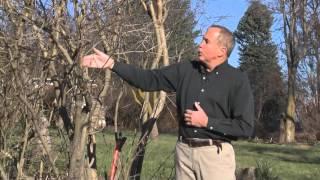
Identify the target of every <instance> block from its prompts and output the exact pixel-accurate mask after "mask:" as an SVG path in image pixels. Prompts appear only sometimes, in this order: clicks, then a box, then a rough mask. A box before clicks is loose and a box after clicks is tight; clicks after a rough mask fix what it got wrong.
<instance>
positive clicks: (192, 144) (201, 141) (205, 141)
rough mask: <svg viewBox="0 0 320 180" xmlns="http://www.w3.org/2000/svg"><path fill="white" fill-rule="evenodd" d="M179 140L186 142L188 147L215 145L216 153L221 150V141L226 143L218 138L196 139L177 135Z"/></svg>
mask: <svg viewBox="0 0 320 180" xmlns="http://www.w3.org/2000/svg"><path fill="white" fill-rule="evenodd" d="M179 141H180V142H182V143H184V144H187V145H188V146H189V147H203V146H217V148H218V153H219V152H220V150H222V143H228V141H223V140H220V139H198V138H184V137H181V136H180V137H179Z"/></svg>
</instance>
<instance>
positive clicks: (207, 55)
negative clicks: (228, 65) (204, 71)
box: [198, 28, 227, 64]
mask: <svg viewBox="0 0 320 180" xmlns="http://www.w3.org/2000/svg"><path fill="white" fill-rule="evenodd" d="M219 32H220V29H219V28H209V29H208V31H207V32H206V34H205V35H204V36H203V40H202V42H201V44H200V45H199V49H198V57H199V60H200V61H201V62H203V63H205V64H208V63H211V62H213V61H215V60H220V59H224V58H225V57H226V51H227V49H226V47H224V46H222V45H220V44H219V43H218V41H217V37H218V36H219ZM224 56H225V57H224Z"/></svg>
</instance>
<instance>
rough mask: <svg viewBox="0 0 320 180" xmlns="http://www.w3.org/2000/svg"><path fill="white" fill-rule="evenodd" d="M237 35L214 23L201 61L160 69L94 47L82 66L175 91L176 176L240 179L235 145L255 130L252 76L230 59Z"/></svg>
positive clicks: (202, 46) (137, 84) (147, 86)
mask: <svg viewBox="0 0 320 180" xmlns="http://www.w3.org/2000/svg"><path fill="white" fill-rule="evenodd" d="M233 47H234V37H233V35H232V33H231V32H230V31H229V30H228V29H227V28H225V27H223V26H219V25H212V26H211V27H209V29H208V31H207V32H206V34H205V35H204V37H203V40H202V42H201V44H200V46H199V50H198V53H199V59H198V60H197V61H184V62H181V63H178V64H173V65H170V66H167V67H164V68H161V69H156V70H142V69H139V68H137V67H134V66H132V65H127V64H123V63H119V62H115V61H114V60H113V59H112V58H110V57H109V56H108V55H106V54H104V53H102V52H101V51H98V50H96V49H94V51H95V54H91V55H88V56H85V57H84V58H83V59H82V61H81V65H82V66H85V67H92V68H109V69H111V70H112V71H114V72H115V73H117V74H118V75H119V76H120V77H122V78H123V79H124V80H126V81H127V82H128V83H130V84H131V85H133V86H135V87H138V88H141V89H143V90H146V91H158V90H164V91H175V92H176V103H177V111H178V118H179V137H178V142H177V144H176V152H175V153H176V154H175V160H176V179H179V180H180V179H181V180H188V179H210V180H234V179H235V168H236V167H235V155H234V150H233V147H232V145H231V141H232V140H236V139H237V137H248V136H250V135H251V133H252V130H253V119H254V111H253V96H252V92H251V89H250V85H249V81H248V78H247V75H246V74H245V73H243V72H241V71H240V70H237V69H235V68H233V67H231V66H230V65H229V64H228V63H227V59H228V56H229V55H230V54H231V51H232V49H233Z"/></svg>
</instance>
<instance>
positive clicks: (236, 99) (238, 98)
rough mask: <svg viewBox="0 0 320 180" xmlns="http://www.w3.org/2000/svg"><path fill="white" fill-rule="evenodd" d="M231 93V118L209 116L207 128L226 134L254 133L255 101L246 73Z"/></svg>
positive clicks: (245, 134) (242, 134)
mask: <svg viewBox="0 0 320 180" xmlns="http://www.w3.org/2000/svg"><path fill="white" fill-rule="evenodd" d="M241 79H242V81H241V82H240V83H239V85H238V87H237V88H234V89H233V91H232V94H231V95H230V110H231V113H230V114H231V117H230V118H212V117H209V120H208V126H207V128H208V129H210V130H213V131H217V132H220V133H222V134H223V135H225V136H228V135H230V136H234V137H249V136H251V135H252V133H253V125H254V102H253V95H252V92H251V88H250V84H249V80H248V77H247V75H246V74H244V75H243V76H242V78H241Z"/></svg>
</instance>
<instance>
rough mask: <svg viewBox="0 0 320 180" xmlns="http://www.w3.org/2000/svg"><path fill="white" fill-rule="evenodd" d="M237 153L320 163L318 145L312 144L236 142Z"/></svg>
mask: <svg viewBox="0 0 320 180" xmlns="http://www.w3.org/2000/svg"><path fill="white" fill-rule="evenodd" d="M236 149H238V150H239V151H238V152H239V154H242V155H248V156H252V155H253V154H256V156H265V157H266V158H272V159H275V160H280V161H287V162H292V163H307V164H320V157H319V154H320V147H319V146H314V147H310V148H308V149H303V148H299V147H298V146H297V147H295V146H291V145H289V146H286V145H275V144H272V145H270V144H251V143H248V144H237V145H236Z"/></svg>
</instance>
